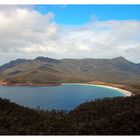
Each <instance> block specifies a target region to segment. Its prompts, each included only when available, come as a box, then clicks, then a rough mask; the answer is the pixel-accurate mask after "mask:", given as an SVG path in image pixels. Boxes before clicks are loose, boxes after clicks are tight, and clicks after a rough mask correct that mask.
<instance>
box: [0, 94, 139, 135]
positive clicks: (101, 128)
mask: <svg viewBox="0 0 140 140" xmlns="http://www.w3.org/2000/svg"><path fill="white" fill-rule="evenodd" d="M0 134H1V135H139V134H140V96H138V95H137V96H132V97H125V98H124V97H117V98H113V99H110V98H106V99H103V100H96V101H94V102H88V103H85V104H82V105H80V106H79V107H77V108H75V109H74V110H73V111H70V112H64V111H54V110H53V111H43V110H42V111H41V110H33V109H29V108H25V107H21V106H19V105H17V104H15V103H11V102H9V101H8V100H3V99H0Z"/></svg>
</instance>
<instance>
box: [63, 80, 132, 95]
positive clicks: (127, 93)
mask: <svg viewBox="0 0 140 140" xmlns="http://www.w3.org/2000/svg"><path fill="white" fill-rule="evenodd" d="M67 84H70V85H90V86H98V87H104V88H110V89H115V90H118V91H120V92H121V93H123V94H124V96H132V95H133V93H132V92H130V91H127V90H124V89H120V88H117V87H111V86H106V85H97V84H90V83H62V85H67Z"/></svg>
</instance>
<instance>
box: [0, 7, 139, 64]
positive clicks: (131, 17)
mask: <svg viewBox="0 0 140 140" xmlns="http://www.w3.org/2000/svg"><path fill="white" fill-rule="evenodd" d="M139 13H140V5H30V6H29V5H24V6H19V5H14V6H10V5H9V6H4V5H3V6H2V5H1V6H0V42H1V43H0V65H2V64H4V63H6V62H8V61H10V60H14V59H17V58H26V59H34V58H35V57H37V56H45V57H51V58H56V59H61V58H107V59H110V58H114V57H118V56H123V57H125V58H126V59H128V60H130V61H132V62H135V63H140V55H139V54H140V14H139Z"/></svg>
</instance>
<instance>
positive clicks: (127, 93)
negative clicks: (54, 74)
mask: <svg viewBox="0 0 140 140" xmlns="http://www.w3.org/2000/svg"><path fill="white" fill-rule="evenodd" d="M66 84H71V85H72V84H73V85H90V86H98V87H104V88H110V89H115V90H118V91H120V92H121V93H122V94H123V95H124V96H132V95H134V94H133V92H132V91H131V90H127V89H126V88H125V89H124V88H121V87H123V85H118V84H114V83H104V82H99V81H94V82H87V83H60V84H32V83H26V84H23V83H21V84H20V83H18V84H10V83H7V82H3V81H0V86H61V85H66Z"/></svg>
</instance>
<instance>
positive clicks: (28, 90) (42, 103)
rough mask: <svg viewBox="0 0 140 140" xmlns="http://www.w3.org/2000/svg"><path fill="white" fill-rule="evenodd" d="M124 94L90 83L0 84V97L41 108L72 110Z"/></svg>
mask: <svg viewBox="0 0 140 140" xmlns="http://www.w3.org/2000/svg"><path fill="white" fill-rule="evenodd" d="M116 96H124V95H123V94H122V93H121V92H120V91H117V90H114V89H109V88H104V87H98V86H90V85H73V84H68V85H61V86H47V87H46V86H44V87H43V86H42V87H41V86H40V87H39V86H36V87H35V86H0V97H1V98H6V99H10V101H12V102H16V103H17V104H19V105H22V106H27V107H30V108H38V107H40V109H45V110H46V109H47V110H51V109H59V110H60V109H63V110H67V111H68V110H71V109H73V108H74V107H77V106H78V105H80V104H81V103H84V102H86V101H91V100H95V99H97V98H104V97H116Z"/></svg>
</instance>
